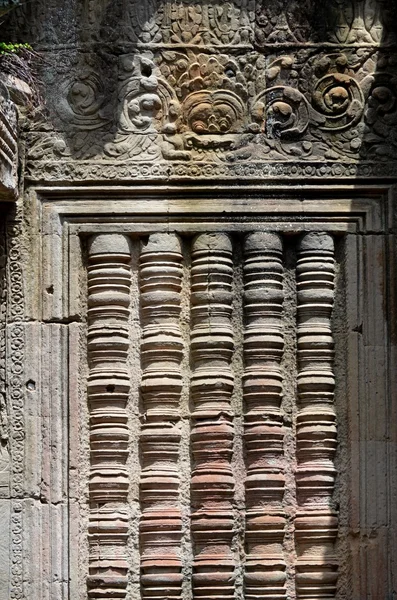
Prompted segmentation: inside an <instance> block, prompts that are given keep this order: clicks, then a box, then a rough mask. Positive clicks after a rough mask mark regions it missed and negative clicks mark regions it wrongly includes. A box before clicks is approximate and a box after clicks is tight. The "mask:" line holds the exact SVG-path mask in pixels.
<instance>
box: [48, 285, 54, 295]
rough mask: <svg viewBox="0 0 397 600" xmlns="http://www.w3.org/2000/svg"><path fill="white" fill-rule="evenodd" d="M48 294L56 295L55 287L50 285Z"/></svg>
mask: <svg viewBox="0 0 397 600" xmlns="http://www.w3.org/2000/svg"><path fill="white" fill-rule="evenodd" d="M46 292H47V294H53V293H54V286H53V285H49V286H48V288H47V289H46Z"/></svg>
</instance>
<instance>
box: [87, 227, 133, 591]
mask: <svg viewBox="0 0 397 600" xmlns="http://www.w3.org/2000/svg"><path fill="white" fill-rule="evenodd" d="M130 258H131V257H130V248H129V240H128V238H126V237H125V236H122V235H106V234H105V235H98V236H95V237H93V238H91V239H90V242H89V266H88V366H89V375H88V382H87V392H88V403H89V413H90V451H91V465H90V478H89V503H90V514H89V526H88V531H89V547H90V554H89V576H88V579H87V584H88V596H89V598H92V599H93V600H98V599H99V598H125V595H126V590H127V584H128V577H127V573H128V551H127V540H128V518H129V511H128V505H127V501H128V488H129V474H128V472H127V466H126V462H127V458H128V441H129V431H128V414H127V410H126V406H127V401H128V394H129V390H130V375H129V372H128V369H127V355H128V348H129V332H128V318H129V313H130V311H129V305H130V281H131V270H130V266H129V262H130Z"/></svg>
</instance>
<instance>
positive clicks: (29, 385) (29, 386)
mask: <svg viewBox="0 0 397 600" xmlns="http://www.w3.org/2000/svg"><path fill="white" fill-rule="evenodd" d="M26 387H27V389H28V390H29V391H31V392H32V391H34V390H35V389H36V382H35V381H33V380H32V379H29V381H28V382H27V384H26Z"/></svg>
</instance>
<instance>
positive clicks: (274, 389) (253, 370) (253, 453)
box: [243, 232, 286, 600]
mask: <svg viewBox="0 0 397 600" xmlns="http://www.w3.org/2000/svg"><path fill="white" fill-rule="evenodd" d="M282 251H283V246H282V241H281V238H280V237H279V236H278V235H277V234H274V233H262V232H258V233H251V234H249V235H247V237H246V238H245V243H244V280H245V284H244V315H245V328H244V362H245V369H244V376H243V394H244V405H245V415H244V421H245V432H244V439H245V454H246V466H247V479H246V483H245V500H246V511H247V512H246V532H245V538H246V562H245V597H246V598H257V599H258V600H260V599H262V598H269V597H272V598H286V588H285V581H286V563H285V559H284V554H283V542H284V531H285V526H286V516H285V513H284V510H283V499H284V488H285V475H284V467H283V459H284V428H283V419H282V413H281V400H282V385H283V382H282V373H281V367H280V362H281V358H282V354H283V349H284V339H283V322H282V313H283V271H284V269H283V259H282Z"/></svg>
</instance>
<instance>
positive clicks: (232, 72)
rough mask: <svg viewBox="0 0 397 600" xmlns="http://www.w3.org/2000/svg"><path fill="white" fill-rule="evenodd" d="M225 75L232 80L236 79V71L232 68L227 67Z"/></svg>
mask: <svg viewBox="0 0 397 600" xmlns="http://www.w3.org/2000/svg"><path fill="white" fill-rule="evenodd" d="M225 75H226V77H229V79H231V78H232V77H236V71H235V70H234V69H232V67H226V69H225Z"/></svg>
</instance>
